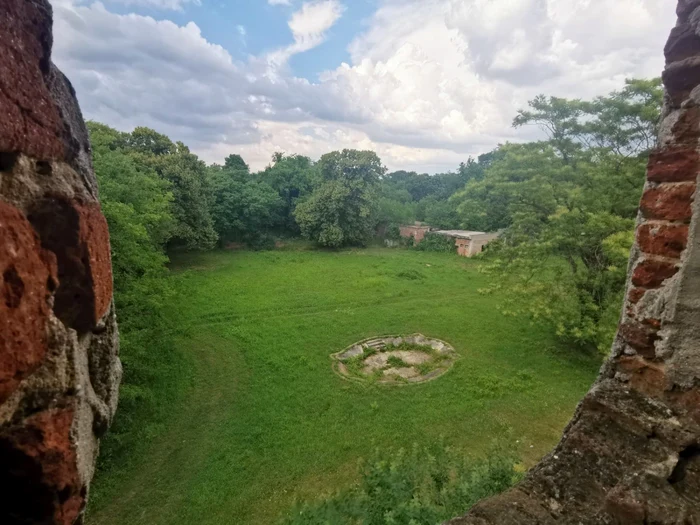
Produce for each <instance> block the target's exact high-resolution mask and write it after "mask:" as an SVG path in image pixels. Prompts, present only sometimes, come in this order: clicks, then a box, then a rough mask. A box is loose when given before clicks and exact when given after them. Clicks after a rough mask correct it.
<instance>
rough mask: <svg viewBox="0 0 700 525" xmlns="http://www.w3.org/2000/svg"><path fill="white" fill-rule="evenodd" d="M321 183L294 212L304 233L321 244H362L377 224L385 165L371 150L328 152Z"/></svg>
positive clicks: (323, 160)
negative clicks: (378, 204) (379, 189)
mask: <svg viewBox="0 0 700 525" xmlns="http://www.w3.org/2000/svg"><path fill="white" fill-rule="evenodd" d="M317 169H318V173H319V176H320V179H321V181H322V182H321V185H320V186H319V187H318V189H316V190H315V191H314V192H313V194H312V195H311V196H310V197H309V198H308V199H307V200H305V201H304V202H302V203H300V204H299V205H297V207H296V210H295V212H294V216H295V217H296V220H297V223H298V224H299V227H300V228H301V232H302V235H304V237H306V238H308V239H312V240H314V241H315V242H317V243H318V244H320V245H321V246H328V247H340V246H345V245H363V244H365V243H366V242H367V240H368V239H369V238H370V237H371V236H372V234H373V232H374V228H375V225H376V210H377V191H378V186H379V179H380V177H381V176H382V175H383V174H384V172H385V168H384V167H383V166H382V164H381V161H380V160H379V157H378V156H377V154H376V153H374V152H372V151H357V150H343V151H334V152H332V153H327V154H326V155H324V156H322V157H321V159H320V160H319V162H318V166H317Z"/></svg>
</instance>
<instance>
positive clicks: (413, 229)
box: [399, 225, 430, 244]
mask: <svg viewBox="0 0 700 525" xmlns="http://www.w3.org/2000/svg"><path fill="white" fill-rule="evenodd" d="M429 231H430V227H429V226H415V225H411V226H401V227H400V228H399V233H400V235H401V237H404V238H406V239H408V238H410V237H413V239H414V241H415V243H416V244H418V243H419V242H421V241H422V240H423V239H424V238H425V234H426V233H428V232H429Z"/></svg>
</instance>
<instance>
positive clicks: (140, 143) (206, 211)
mask: <svg viewBox="0 0 700 525" xmlns="http://www.w3.org/2000/svg"><path fill="white" fill-rule="evenodd" d="M134 134H136V135H135V136H134ZM169 140H170V139H168V138H167V137H165V135H161V134H159V133H156V132H155V131H153V130H149V129H148V128H136V129H135V130H134V132H133V133H132V134H131V136H130V138H129V139H128V141H127V143H128V148H129V151H130V152H131V155H132V156H133V158H134V159H135V161H136V162H137V163H138V164H139V165H140V166H141V167H143V169H148V170H153V171H155V172H156V173H157V174H158V175H159V176H160V177H161V178H163V179H164V180H167V181H168V182H169V183H170V184H171V188H172V193H173V204H172V213H173V216H174V217H175V221H176V222H175V227H174V230H173V235H172V238H171V240H170V246H171V247H184V248H186V249H188V250H209V249H211V248H213V247H214V246H215V245H216V241H217V235H216V231H215V230H214V223H213V220H212V217H211V211H210V197H209V196H210V190H209V188H208V187H207V177H206V165H205V164H204V162H202V161H201V160H199V158H198V157H197V156H196V155H195V154H193V153H191V152H190V150H189V148H188V147H187V146H185V145H184V144H183V143H182V142H177V143H174V144H173V143H170V145H168V141H169Z"/></svg>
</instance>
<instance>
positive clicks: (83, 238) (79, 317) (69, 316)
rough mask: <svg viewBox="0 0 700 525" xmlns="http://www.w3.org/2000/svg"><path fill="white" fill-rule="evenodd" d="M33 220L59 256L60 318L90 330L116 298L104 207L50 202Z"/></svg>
mask: <svg viewBox="0 0 700 525" xmlns="http://www.w3.org/2000/svg"><path fill="white" fill-rule="evenodd" d="M29 220H30V221H31V223H32V225H33V226H34V229H35V230H36V231H37V232H38V234H39V237H40V238H41V243H42V245H43V246H44V247H45V248H47V249H49V250H51V251H52V252H54V253H55V254H56V258H57V262H58V277H59V280H60V285H59V287H58V290H57V291H56V296H55V300H54V313H55V314H56V317H58V318H59V319H60V320H61V321H62V322H63V324H65V325H66V326H69V327H71V328H75V329H76V330H77V331H78V332H85V331H89V330H91V329H92V328H94V326H95V325H96V323H97V322H98V321H99V319H101V318H102V316H103V315H104V314H105V313H106V311H107V308H108V307H109V304H110V301H111V300H112V268H111V262H110V252H109V231H108V228H107V221H106V220H105V218H104V215H102V212H101V211H100V206H99V204H97V203H79V202H74V201H69V200H66V199H64V198H62V197H54V198H47V199H45V200H43V201H41V202H38V203H37V204H36V205H35V207H34V209H33V210H32V211H31V213H30V214H29Z"/></svg>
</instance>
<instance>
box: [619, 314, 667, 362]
mask: <svg viewBox="0 0 700 525" xmlns="http://www.w3.org/2000/svg"><path fill="white" fill-rule="evenodd" d="M620 335H622V337H623V338H624V340H625V341H626V342H627V344H628V345H630V346H631V347H632V348H634V349H635V350H637V352H639V354H640V355H642V356H643V357H645V358H647V359H654V358H655V357H656V349H655V348H654V341H656V340H657V339H658V338H659V336H658V334H657V330H655V329H653V328H649V327H646V326H643V325H641V324H638V323H635V322H633V321H628V322H627V323H625V324H623V325H622V326H620Z"/></svg>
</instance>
